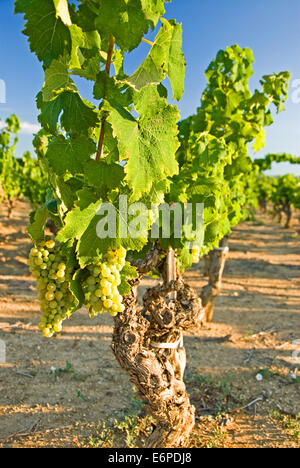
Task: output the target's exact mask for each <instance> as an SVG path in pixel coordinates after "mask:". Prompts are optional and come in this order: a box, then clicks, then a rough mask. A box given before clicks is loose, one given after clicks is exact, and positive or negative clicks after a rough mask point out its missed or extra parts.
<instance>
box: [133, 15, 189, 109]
mask: <svg viewBox="0 0 300 468" xmlns="http://www.w3.org/2000/svg"><path fill="white" fill-rule="evenodd" d="M161 21H162V27H161V28H160V30H159V32H158V34H157V36H156V39H155V42H154V44H153V46H152V48H151V50H150V52H149V54H148V56H147V57H146V59H145V60H144V62H143V63H142V64H141V65H140V66H139V68H138V69H137V70H136V71H135V73H134V74H133V75H131V76H130V77H129V78H127V82H128V83H129V84H130V85H131V86H133V87H134V88H135V89H136V90H138V91H139V90H141V89H142V88H144V87H145V86H148V85H149V84H159V83H160V82H161V81H163V80H164V78H165V77H166V76H168V77H169V79H170V82H171V86H172V89H173V97H174V99H177V100H180V99H181V97H182V95H183V92H184V75H185V60H184V55H183V53H182V50H181V47H182V27H181V25H180V24H178V23H176V21H167V20H166V19H164V18H162V19H161Z"/></svg>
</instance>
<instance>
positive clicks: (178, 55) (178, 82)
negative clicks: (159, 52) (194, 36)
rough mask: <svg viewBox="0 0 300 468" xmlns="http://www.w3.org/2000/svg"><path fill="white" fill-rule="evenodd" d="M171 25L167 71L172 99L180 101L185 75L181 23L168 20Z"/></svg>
mask: <svg viewBox="0 0 300 468" xmlns="http://www.w3.org/2000/svg"><path fill="white" fill-rule="evenodd" d="M170 23H171V24H172V26H173V30H172V39H171V43H170V49H169V57H168V71H167V75H168V77H169V80H170V83H171V86H172V90H173V99H176V100H177V101H180V99H181V98H182V96H183V94H184V77H185V58H184V55H183V52H182V25H181V24H178V23H176V21H174V20H173V21H170Z"/></svg>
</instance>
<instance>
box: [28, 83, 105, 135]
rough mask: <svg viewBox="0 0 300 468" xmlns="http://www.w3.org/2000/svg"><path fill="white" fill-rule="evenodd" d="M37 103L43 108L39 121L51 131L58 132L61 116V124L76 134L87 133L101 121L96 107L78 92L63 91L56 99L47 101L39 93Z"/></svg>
mask: <svg viewBox="0 0 300 468" xmlns="http://www.w3.org/2000/svg"><path fill="white" fill-rule="evenodd" d="M37 104H38V107H39V109H40V110H41V113H40V115H39V117H38V119H39V122H40V123H41V125H42V126H43V127H44V128H45V129H46V130H48V131H49V132H50V133H54V134H55V133H56V132H57V125H58V121H59V117H60V122H61V126H62V127H63V128H64V129H65V130H66V131H67V132H72V133H74V134H84V135H87V134H88V132H89V130H90V129H91V128H94V127H96V125H97V124H98V123H99V118H98V114H97V112H95V110H94V109H95V107H94V106H93V105H92V104H90V103H89V102H88V101H85V100H84V99H81V97H80V96H79V94H78V93H77V92H72V91H63V92H61V93H60V94H59V95H58V96H57V97H56V98H55V99H52V100H51V101H46V102H43V100H42V98H41V93H39V95H38V98H37Z"/></svg>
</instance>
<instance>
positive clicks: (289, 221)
mask: <svg viewBox="0 0 300 468" xmlns="http://www.w3.org/2000/svg"><path fill="white" fill-rule="evenodd" d="M284 213H285V215H286V222H285V225H284V227H285V228H286V229H289V228H290V227H291V226H292V221H293V212H292V207H291V204H290V202H287V204H286V205H285V206H284Z"/></svg>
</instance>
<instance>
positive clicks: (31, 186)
mask: <svg viewBox="0 0 300 468" xmlns="http://www.w3.org/2000/svg"><path fill="white" fill-rule="evenodd" d="M20 128H21V127H20V121H19V119H18V117H17V116H16V115H14V114H13V115H11V116H10V117H8V118H7V119H6V121H5V123H4V125H3V129H2V130H1V132H0V183H1V192H0V200H1V201H3V200H4V201H6V202H7V203H8V205H9V212H10V211H11V210H12V208H13V204H14V202H15V200H17V199H18V198H21V197H24V198H26V199H28V200H29V201H30V203H31V205H32V207H33V208H37V207H38V206H40V205H42V204H43V203H44V202H45V198H46V193H47V190H48V178H47V176H46V173H45V171H44V170H43V169H42V168H41V166H40V165H39V162H38V160H37V159H33V158H31V155H30V153H29V152H28V151H27V152H26V153H24V155H23V157H22V159H17V158H16V144H17V142H18V136H17V134H18V132H19V131H20Z"/></svg>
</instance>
